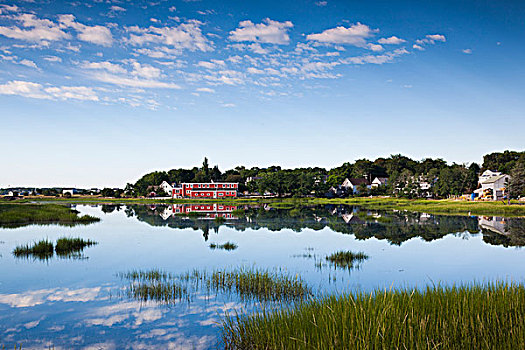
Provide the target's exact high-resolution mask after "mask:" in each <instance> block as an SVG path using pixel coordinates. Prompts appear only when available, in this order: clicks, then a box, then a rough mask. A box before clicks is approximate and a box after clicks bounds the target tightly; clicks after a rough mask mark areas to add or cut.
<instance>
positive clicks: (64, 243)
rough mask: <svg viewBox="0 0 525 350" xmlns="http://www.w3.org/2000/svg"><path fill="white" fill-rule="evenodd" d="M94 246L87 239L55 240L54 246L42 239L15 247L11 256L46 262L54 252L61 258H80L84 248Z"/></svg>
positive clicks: (93, 243) (64, 238)
mask: <svg viewBox="0 0 525 350" xmlns="http://www.w3.org/2000/svg"><path fill="white" fill-rule="evenodd" d="M95 244H98V243H97V242H94V241H92V240H89V239H88V240H84V239H82V238H68V237H62V238H59V239H58V240H57V242H56V245H53V242H51V241H49V240H48V239H43V240H40V241H39V242H35V243H33V244H24V245H20V246H17V247H16V248H15V249H14V250H13V255H14V256H15V257H17V258H29V257H33V258H37V259H40V260H48V259H50V258H52V257H53V254H54V252H56V254H57V256H58V257H61V258H81V257H82V255H81V253H82V251H83V250H84V248H86V247H91V246H92V245H95Z"/></svg>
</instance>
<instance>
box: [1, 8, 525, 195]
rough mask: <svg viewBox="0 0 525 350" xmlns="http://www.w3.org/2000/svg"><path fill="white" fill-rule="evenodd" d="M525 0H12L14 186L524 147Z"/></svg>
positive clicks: (4, 103)
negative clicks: (199, 168) (206, 163)
mask: <svg viewBox="0 0 525 350" xmlns="http://www.w3.org/2000/svg"><path fill="white" fill-rule="evenodd" d="M524 20H525V4H523V2H521V1H461V2H458V1H450V2H448V1H440V2H438V1H397V2H392V1H333V0H332V1H330V0H327V1H287V0H280V1H223V2H216V1H204V0H203V1H183V0H180V1H162V0H161V1H150V2H148V1H143V2H138V1H125V0H122V1H109V0H107V1H104V0H99V1H71V2H61V1H47V0H46V1H39V0H34V1H7V2H1V1H0V130H1V131H0V133H1V136H0V148H1V149H2V153H1V154H2V157H1V158H2V171H1V172H0V187H6V186H16V185H34V186H58V185H62V186H79V187H83V186H89V187H90V186H101V187H102V186H123V185H125V183H126V182H134V181H135V180H136V179H137V178H138V177H140V175H142V174H144V173H145V172H148V171H151V170H157V169H171V168H178V167H192V166H195V165H199V164H200V163H201V162H202V159H203V157H204V156H207V157H208V158H209V159H210V163H211V164H218V165H219V166H220V168H221V169H222V170H225V169H228V168H231V167H234V166H236V165H240V164H244V165H247V166H268V165H273V164H279V165H282V166H284V167H296V166H323V167H334V166H337V165H340V164H341V163H342V162H345V161H353V160H355V159H360V158H364V157H366V158H370V159H374V158H376V157H379V156H388V155H390V154H396V153H402V154H405V155H408V156H410V157H413V158H415V159H422V158H424V157H441V158H444V159H446V160H448V161H450V162H452V161H455V162H472V161H476V162H481V160H482V159H481V157H482V156H483V154H486V153H489V152H492V151H501V150H504V149H515V150H523V149H524V148H525V147H524V146H525V141H524V140H525V137H524V134H525V133H524V130H525V117H524V111H525V102H524V100H525V99H524V98H523V96H525V67H524V65H523V62H524V61H525V60H524V59H525V47H524V45H523V38H524V35H525V25H524V24H523V23H524Z"/></svg>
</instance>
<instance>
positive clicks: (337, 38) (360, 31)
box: [306, 23, 377, 47]
mask: <svg viewBox="0 0 525 350" xmlns="http://www.w3.org/2000/svg"><path fill="white" fill-rule="evenodd" d="M375 32H377V30H373V29H370V27H369V26H367V25H366V24H361V23H356V24H353V25H351V26H350V27H348V28H346V27H343V26H339V27H336V28H331V29H327V30H325V31H323V32H321V33H317V34H309V35H307V36H306V39H307V40H311V41H316V42H319V43H330V44H348V45H353V46H357V47H365V46H366V39H367V38H369V37H371V36H372V35H373V34H374V33H375Z"/></svg>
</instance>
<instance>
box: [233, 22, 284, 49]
mask: <svg viewBox="0 0 525 350" xmlns="http://www.w3.org/2000/svg"><path fill="white" fill-rule="evenodd" d="M290 28H293V23H292V22H290V21H285V22H278V21H273V20H271V19H269V18H266V19H264V20H263V23H257V24H255V23H253V22H252V21H249V20H248V21H242V22H240V23H239V27H238V28H237V29H235V30H233V31H231V32H230V36H229V39H230V40H231V41H237V42H243V41H249V42H256V43H268V44H279V45H285V44H288V43H289V42H290V36H289V35H288V30H289V29H290Z"/></svg>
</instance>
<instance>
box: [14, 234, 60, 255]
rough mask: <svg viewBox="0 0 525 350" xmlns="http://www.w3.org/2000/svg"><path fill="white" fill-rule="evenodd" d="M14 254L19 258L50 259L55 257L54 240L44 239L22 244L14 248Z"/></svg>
mask: <svg viewBox="0 0 525 350" xmlns="http://www.w3.org/2000/svg"><path fill="white" fill-rule="evenodd" d="M13 255H14V256H15V257H17V258H30V257H33V258H37V259H40V260H48V259H50V258H52V257H53V242H51V241H49V240H47V239H43V240H40V241H38V242H34V243H33V244H24V245H20V246H17V247H16V248H15V249H14V250H13Z"/></svg>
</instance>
